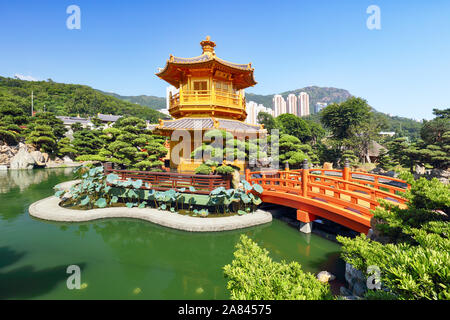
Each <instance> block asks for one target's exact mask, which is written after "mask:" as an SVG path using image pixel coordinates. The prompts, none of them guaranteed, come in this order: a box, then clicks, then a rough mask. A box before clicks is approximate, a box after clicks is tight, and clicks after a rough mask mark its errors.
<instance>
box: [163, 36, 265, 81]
mask: <svg viewBox="0 0 450 320" xmlns="http://www.w3.org/2000/svg"><path fill="white" fill-rule="evenodd" d="M200 45H201V46H202V49H203V53H202V55H201V56H198V57H194V58H180V57H175V56H173V55H170V58H169V60H167V63H166V65H165V67H164V68H162V69H160V71H159V72H158V73H156V75H157V76H158V77H160V78H161V79H163V80H165V81H167V82H168V83H170V84H171V85H173V86H174V87H176V88H179V87H180V85H181V84H182V83H183V82H184V81H185V80H186V78H187V77H188V76H189V75H191V76H192V75H193V74H196V73H198V72H200V73H201V71H202V70H205V69H207V70H208V71H209V72H208V73H211V72H212V73H214V74H217V75H219V77H220V75H221V74H220V72H217V71H222V72H224V73H227V78H228V79H229V80H231V81H232V82H233V87H234V88H235V89H236V90H240V89H245V88H248V87H252V86H254V85H255V84H257V82H256V81H255V79H254V77H253V71H254V69H253V68H252V64H251V63H248V64H237V63H233V62H228V61H225V60H223V59H220V58H219V57H217V56H216V53H215V52H214V47H215V46H216V44H215V42H214V41H211V40H210V38H209V36H208V37H206V40H203V41H202V42H200ZM222 77H225V75H222Z"/></svg>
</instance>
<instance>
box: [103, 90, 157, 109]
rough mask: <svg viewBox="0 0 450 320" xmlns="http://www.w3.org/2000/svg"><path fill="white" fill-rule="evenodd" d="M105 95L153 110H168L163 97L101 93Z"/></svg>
mask: <svg viewBox="0 0 450 320" xmlns="http://www.w3.org/2000/svg"><path fill="white" fill-rule="evenodd" d="M98 91H100V90H98ZM100 92H101V93H103V94H106V95H109V96H112V97H115V98H117V99H120V100H124V101H128V102H131V103H135V104H140V105H141V106H147V107H150V108H152V109H153V110H162V109H165V108H166V99H165V98H161V97H155V96H146V95H140V96H121V95H119V94H117V93H112V92H103V91H100Z"/></svg>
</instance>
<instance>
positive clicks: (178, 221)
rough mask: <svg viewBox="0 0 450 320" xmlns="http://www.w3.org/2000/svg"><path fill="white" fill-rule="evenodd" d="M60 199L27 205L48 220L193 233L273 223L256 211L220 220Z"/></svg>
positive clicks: (268, 216) (29, 209)
mask: <svg viewBox="0 0 450 320" xmlns="http://www.w3.org/2000/svg"><path fill="white" fill-rule="evenodd" d="M60 201H61V200H60V199H59V198H57V197H55V196H51V197H48V198H45V199H42V200H39V201H37V202H35V203H33V204H31V205H30V207H29V208H28V212H29V213H30V215H31V216H33V217H36V218H39V219H43V220H51V221H64V222H82V221H91V220H97V219H104V218H135V219H142V220H146V221H150V222H153V223H156V224H159V225H162V226H165V227H169V228H173V229H178V230H184V231H193V232H211V231H226V230H235V229H241V228H248V227H252V226H256V225H260V224H265V223H268V222H271V221H272V215H271V214H270V213H269V212H267V211H263V210H257V211H256V212H254V213H249V214H246V215H243V216H232V217H223V218H200V217H190V216H184V215H180V214H178V213H172V212H169V211H160V210H157V209H153V208H143V209H139V208H131V209H130V208H126V207H120V208H117V207H116V208H103V209H91V210H84V211H81V210H73V209H66V208H63V207H60V206H59V203H60Z"/></svg>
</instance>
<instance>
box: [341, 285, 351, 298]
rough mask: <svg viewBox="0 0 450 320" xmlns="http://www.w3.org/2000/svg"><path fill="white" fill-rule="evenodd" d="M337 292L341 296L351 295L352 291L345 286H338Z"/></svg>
mask: <svg viewBox="0 0 450 320" xmlns="http://www.w3.org/2000/svg"><path fill="white" fill-rule="evenodd" d="M339 292H340V294H341V296H351V295H352V292H351V291H350V290H348V289H347V288H346V287H340V288H339Z"/></svg>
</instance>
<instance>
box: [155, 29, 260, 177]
mask: <svg viewBox="0 0 450 320" xmlns="http://www.w3.org/2000/svg"><path fill="white" fill-rule="evenodd" d="M200 45H201V46H202V49H203V52H202V54H201V55H200V56H198V57H194V58H179V57H175V56H173V55H170V58H169V60H167V63H166V65H165V67H164V68H162V69H160V71H159V72H158V73H156V75H157V76H158V77H159V78H161V79H163V80H165V81H167V82H168V83H169V84H171V85H172V86H174V87H175V88H176V91H175V92H174V94H172V93H170V94H169V102H170V104H169V113H170V115H171V116H172V117H173V118H174V120H160V121H159V125H156V127H155V131H156V132H157V133H159V134H161V135H164V136H168V137H172V134H173V132H174V131H175V130H185V131H187V132H189V134H190V137H191V139H190V146H187V145H186V146H184V147H188V149H186V150H190V151H192V150H194V148H195V147H196V146H198V144H196V140H198V137H199V135H198V134H197V135H195V134H194V133H195V132H196V131H197V132H202V133H203V132H204V131H206V130H210V129H214V128H215V129H223V130H226V131H228V132H231V133H232V134H233V135H234V136H235V137H236V138H240V139H245V137H248V136H252V137H259V136H260V135H261V134H262V133H265V132H266V130H265V129H263V127H262V126H261V125H251V124H247V123H245V122H244V121H245V119H246V118H247V113H246V111H245V96H244V89H245V88H248V87H251V86H254V85H255V84H256V81H255V79H254V77H253V71H254V69H253V68H252V66H251V63H248V64H236V63H232V62H228V61H225V60H222V59H220V58H219V57H217V56H216V53H215V51H214V48H215V46H216V44H215V42H214V41H211V39H210V37H209V36H208V37H206V40H203V41H202V42H200ZM200 137H201V135H200ZM184 140H185V139H182V141H172V140H171V141H170V150H173V148H175V146H176V145H178V144H180V143H183V141H184ZM186 140H188V139H186ZM200 144H201V141H200ZM179 147H180V146H179ZM180 157H181V158H182V159H181V161H178V163H177V164H176V163H174V162H173V161H172V159H171V162H170V167H171V169H175V168H176V169H177V170H178V171H179V172H183V171H193V170H195V168H196V167H197V166H198V165H200V163H201V162H195V161H193V160H192V159H191V157H190V153H189V152H186V154H181V155H180ZM235 165H237V166H239V167H241V169H243V167H244V164H243V163H235Z"/></svg>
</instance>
